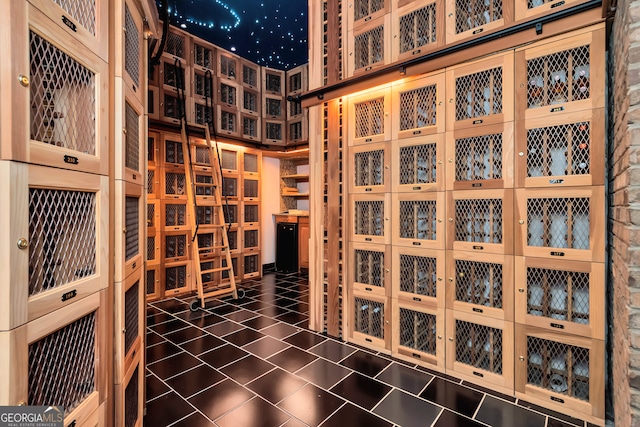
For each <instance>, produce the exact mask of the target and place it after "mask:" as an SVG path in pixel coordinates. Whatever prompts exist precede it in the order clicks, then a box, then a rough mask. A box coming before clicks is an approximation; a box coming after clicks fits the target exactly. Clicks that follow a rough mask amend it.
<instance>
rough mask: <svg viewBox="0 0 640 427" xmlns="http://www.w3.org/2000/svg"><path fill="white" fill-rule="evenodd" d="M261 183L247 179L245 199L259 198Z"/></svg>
mask: <svg viewBox="0 0 640 427" xmlns="http://www.w3.org/2000/svg"><path fill="white" fill-rule="evenodd" d="M259 184H260V182H259V181H258V180H257V179H245V180H244V197H245V198H256V197H258V191H259V188H260V185H259Z"/></svg>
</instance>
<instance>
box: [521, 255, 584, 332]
mask: <svg viewBox="0 0 640 427" xmlns="http://www.w3.org/2000/svg"><path fill="white" fill-rule="evenodd" d="M526 279H527V314H530V315H532V316H541V317H547V318H550V319H555V320H566V321H569V322H574V323H579V324H584V325H588V324H589V323H590V316H589V314H590V310H591V308H590V282H591V278H590V274H589V273H588V272H582V271H565V270H553V269H548V268H535V267H527V276H526Z"/></svg>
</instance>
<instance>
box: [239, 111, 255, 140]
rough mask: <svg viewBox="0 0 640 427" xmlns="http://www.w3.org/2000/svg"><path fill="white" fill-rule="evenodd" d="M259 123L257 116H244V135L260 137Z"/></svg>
mask: <svg viewBox="0 0 640 427" xmlns="http://www.w3.org/2000/svg"><path fill="white" fill-rule="evenodd" d="M258 132H259V123H258V118H257V117H251V116H243V117H242V135H243V136H245V137H250V138H258V136H259V134H258Z"/></svg>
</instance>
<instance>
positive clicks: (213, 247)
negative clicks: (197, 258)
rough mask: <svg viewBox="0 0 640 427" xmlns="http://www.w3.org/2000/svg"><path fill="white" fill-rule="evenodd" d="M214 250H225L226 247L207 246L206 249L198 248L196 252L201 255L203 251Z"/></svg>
mask: <svg viewBox="0 0 640 427" xmlns="http://www.w3.org/2000/svg"><path fill="white" fill-rule="evenodd" d="M214 249H227V247H226V246H225V245H221V246H208V247H206V248H199V249H198V250H199V251H200V252H201V253H202V252H205V251H211V250H214Z"/></svg>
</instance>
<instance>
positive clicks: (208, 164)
mask: <svg viewBox="0 0 640 427" xmlns="http://www.w3.org/2000/svg"><path fill="white" fill-rule="evenodd" d="M191 164H192V165H194V166H206V167H211V163H201V162H191Z"/></svg>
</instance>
